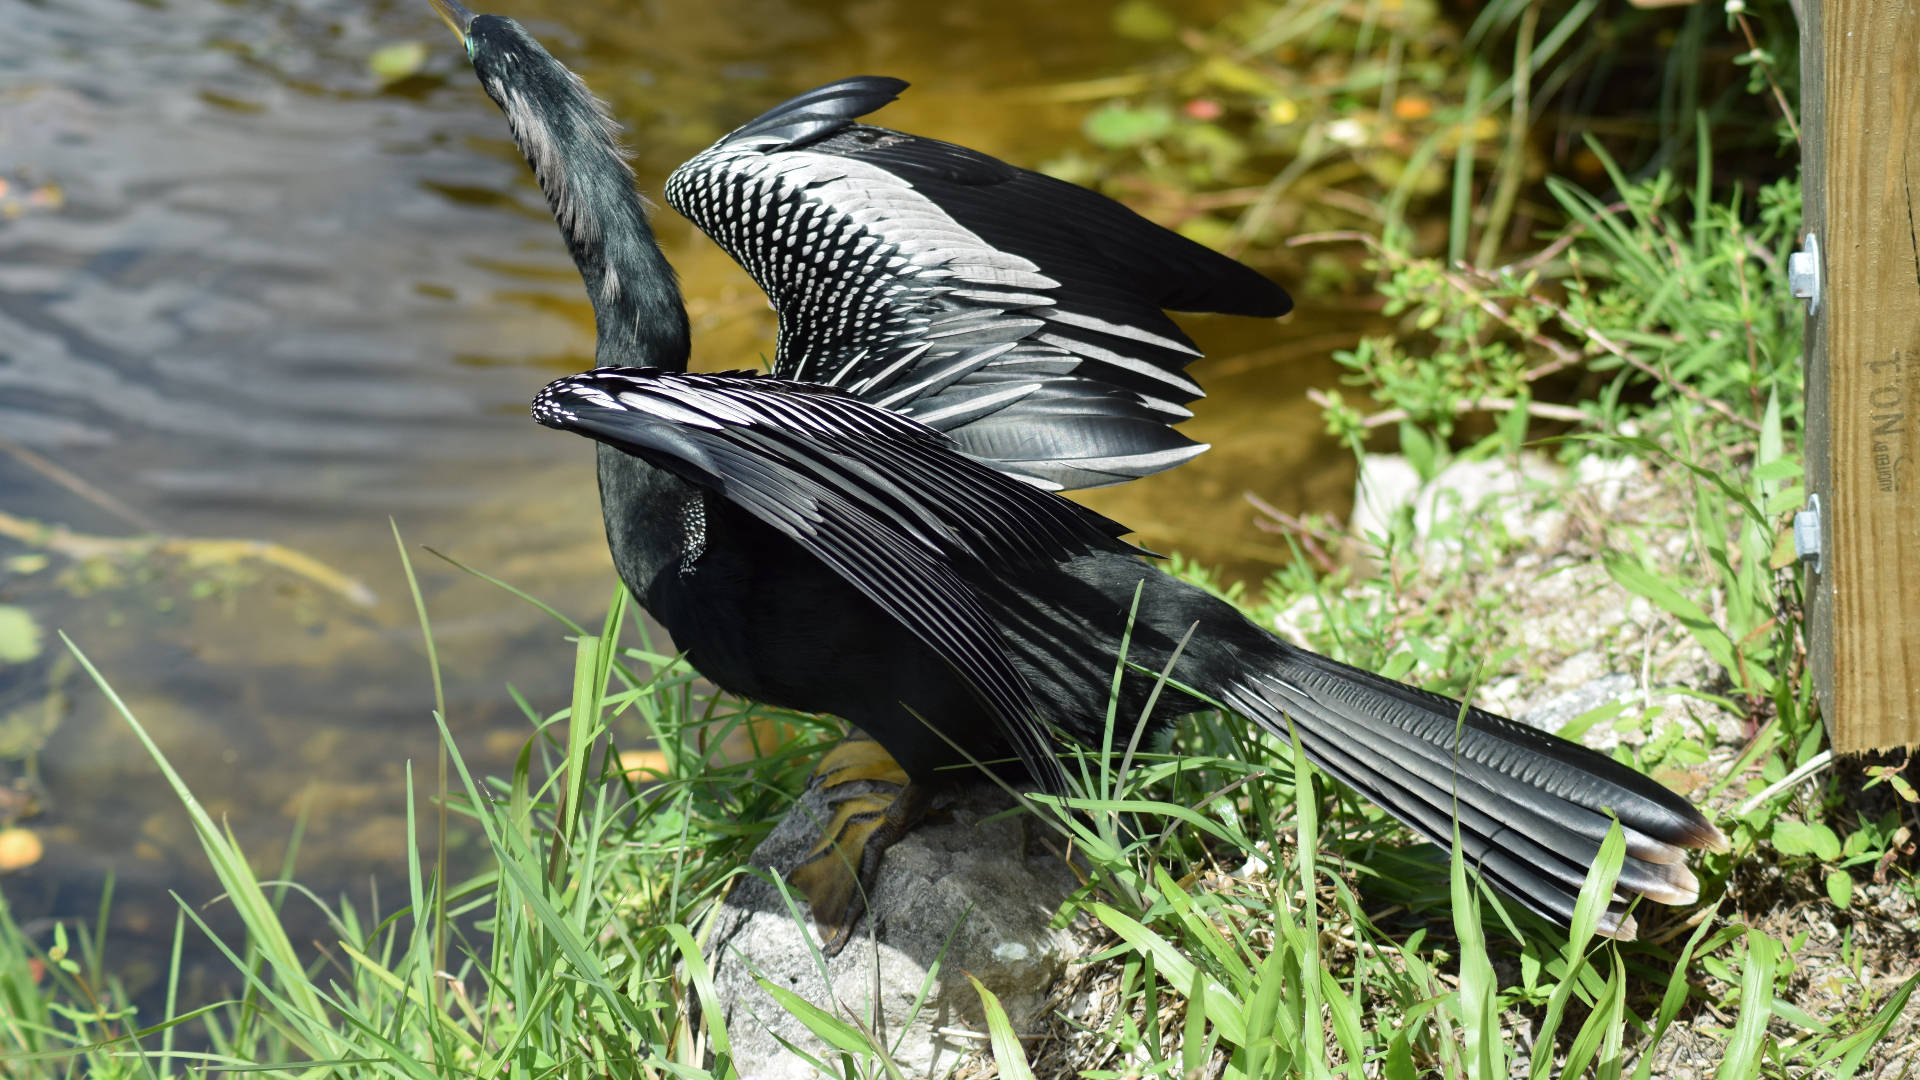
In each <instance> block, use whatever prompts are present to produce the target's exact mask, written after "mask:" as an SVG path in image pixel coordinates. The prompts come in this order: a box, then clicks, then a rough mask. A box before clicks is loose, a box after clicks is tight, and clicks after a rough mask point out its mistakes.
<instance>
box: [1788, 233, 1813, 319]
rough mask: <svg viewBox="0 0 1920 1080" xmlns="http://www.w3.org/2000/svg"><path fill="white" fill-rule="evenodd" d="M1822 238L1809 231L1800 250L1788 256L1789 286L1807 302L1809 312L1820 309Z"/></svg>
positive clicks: (1796, 295) (1810, 313)
mask: <svg viewBox="0 0 1920 1080" xmlns="http://www.w3.org/2000/svg"><path fill="white" fill-rule="evenodd" d="M1820 273H1821V266H1820V239H1819V238H1818V237H1816V236H1814V235H1813V234H1812V233H1808V234H1807V235H1806V238H1805V239H1804V240H1802V241H1801V248H1800V250H1799V251H1796V252H1794V253H1793V254H1791V255H1789V256H1787V288H1788V289H1789V290H1791V291H1792V292H1793V295H1794V296H1795V297H1796V298H1798V299H1801V300H1805V301H1806V302H1807V314H1808V315H1812V314H1814V313H1815V312H1817V311H1819V310H1820Z"/></svg>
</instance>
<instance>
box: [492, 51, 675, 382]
mask: <svg viewBox="0 0 1920 1080" xmlns="http://www.w3.org/2000/svg"><path fill="white" fill-rule="evenodd" d="M554 67H555V68H556V69H558V72H559V73H560V74H561V75H564V78H556V79H554V80H553V81H552V82H550V83H549V84H548V85H547V86H545V87H543V88H542V89H543V90H545V91H548V92H549V94H550V100H549V101H547V102H544V103H541V104H540V105H539V107H538V108H532V107H529V106H531V105H532V104H533V103H531V102H528V101H526V100H525V99H524V98H523V97H522V96H521V94H520V92H519V91H518V90H517V89H513V88H499V89H501V90H502V92H501V93H497V94H495V96H494V100H495V101H497V102H498V103H499V105H500V109H501V111H502V112H504V113H506V115H507V120H508V122H509V124H510V125H511V126H512V128H513V134H514V140H515V141H516V142H518V143H519V144H520V149H521V151H522V152H524V153H525V154H526V156H527V164H528V165H530V166H532V167H533V174H534V177H535V179H537V180H538V181H539V182H540V189H541V190H542V191H543V192H545V193H546V196H547V203H548V205H549V206H551V207H552V208H553V216H554V219H555V220H556V221H557V222H558V223H559V225H560V233H561V235H562V236H564V237H565V238H566V241H567V247H568V248H569V249H570V250H571V251H572V252H573V262H574V265H575V266H577V267H579V269H580V277H581V279H582V280H584V281H585V282H586V286H587V296H588V297H589V298H590V299H591V300H592V301H593V318H594V324H595V327H596V331H597V337H598V340H597V343H596V345H595V349H594V362H595V364H596V365H598V366H601V367H606V366H609V365H645V366H650V367H658V368H666V369H668V370H671V371H685V370H686V368H687V356H688V352H689V340H688V339H689V335H688V329H687V311H686V307H685V305H684V304H683V303H682V302H681V299H680V286H679V282H678V281H677V280H676V279H675V277H674V273H673V267H671V266H669V265H668V264H667V259H666V256H665V255H663V254H661V251H660V245H659V244H658V243H657V242H656V241H655V240H654V237H653V229H652V227H651V226H649V225H648V223H647V211H646V205H645V204H644V203H643V202H642V200H641V198H640V194H639V193H638V192H637V191H635V190H634V186H633V174H632V172H631V171H629V170H628V168H627V163H626V159H625V158H624V157H623V156H622V154H621V151H620V145H619V141H618V139H617V132H618V128H617V127H616V126H615V125H614V124H613V122H612V121H611V120H610V119H608V117H607V114H606V112H605V111H604V109H603V108H602V107H601V105H600V103H599V102H598V101H596V100H595V99H594V97H593V95H592V94H591V93H589V92H588V91H587V88H586V86H585V84H584V83H582V82H581V81H580V80H579V79H578V78H577V77H575V76H574V75H573V73H572V72H570V71H566V69H565V68H561V67H560V66H559V65H558V64H557V63H556V64H555V65H554ZM489 89H495V88H494V87H490V88H489Z"/></svg>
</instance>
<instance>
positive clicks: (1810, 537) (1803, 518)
mask: <svg viewBox="0 0 1920 1080" xmlns="http://www.w3.org/2000/svg"><path fill="white" fill-rule="evenodd" d="M1820 539H1821V537H1820V496H1818V495H1809V496H1807V508H1806V509H1805V510H1799V511H1796V512H1795V513H1794V515H1793V554H1794V555H1795V557H1797V558H1798V559H1799V560H1800V561H1801V562H1803V563H1807V564H1808V566H1809V568H1810V569H1811V570H1812V571H1813V572H1814V573H1816V574H1817V573H1819V572H1820Z"/></svg>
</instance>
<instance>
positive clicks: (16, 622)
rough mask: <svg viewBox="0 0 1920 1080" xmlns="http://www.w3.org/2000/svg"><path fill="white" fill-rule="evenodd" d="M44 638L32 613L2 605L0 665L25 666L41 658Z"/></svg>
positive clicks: (0, 614) (0, 610) (12, 606)
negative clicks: (37, 657) (30, 661)
mask: <svg viewBox="0 0 1920 1080" xmlns="http://www.w3.org/2000/svg"><path fill="white" fill-rule="evenodd" d="M42 636H43V635H42V634H41V631H40V624H39V622H37V621H35V619H34V617H33V613H32V612H30V611H28V610H27V609H26V608H23V607H18V606H16V605H13V604H0V664H24V663H26V662H27V661H29V660H31V659H33V658H34V657H36V656H39V655H40V639H41V637H42Z"/></svg>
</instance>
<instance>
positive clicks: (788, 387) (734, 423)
mask: <svg viewBox="0 0 1920 1080" xmlns="http://www.w3.org/2000/svg"><path fill="white" fill-rule="evenodd" d="M533 415H534V419H536V420H538V421H539V422H540V423H542V424H545V425H547V426H548V427H554V428H560V429H561V430H564V431H572V432H576V433H578V434H582V435H586V436H589V437H591V438H594V439H597V440H599V441H601V442H604V443H607V444H609V445H611V446H614V447H617V448H619V449H621V450H624V451H626V452H628V453H630V454H634V455H637V456H639V457H641V458H644V459H646V460H647V461H649V462H651V463H653V464H654V465H656V466H659V467H661V468H665V469H669V470H671V471H672V472H674V473H675V474H677V475H679V476H680V477H681V478H683V479H685V480H687V481H689V482H691V483H695V484H699V485H701V486H703V487H706V488H710V489H712V490H714V491H716V492H719V493H720V494H721V495H723V496H725V497H726V498H727V499H728V500H729V501H730V502H732V503H734V504H735V505H737V506H739V507H740V508H742V509H743V510H745V511H747V512H748V513H749V514H752V515H753V516H754V517H755V518H757V519H759V520H760V521H762V522H764V523H765V524H767V525H768V526H770V527H772V528H774V529H777V530H778V531H780V532H781V533H784V534H785V535H787V536H789V537H791V538H792V539H794V540H795V541H797V542H798V543H799V544H800V546H801V547H802V548H804V549H805V550H806V551H807V552H808V553H809V554H811V555H813V556H814V557H815V558H817V559H819V560H820V561H821V562H822V563H824V564H825V565H826V566H827V567H829V568H830V569H832V570H833V571H834V572H835V573H837V574H839V575H840V576H841V577H842V578H844V579H845V580H846V581H847V582H848V583H849V584H851V585H852V586H854V587H855V588H856V589H858V590H860V592H862V593H863V594H865V595H866V596H867V598H868V599H870V600H872V601H873V602H874V603H875V604H877V605H879V607H880V609H881V610H882V611H884V612H886V613H887V614H888V615H889V616H891V617H892V618H894V619H896V620H898V622H899V623H900V624H901V626H903V627H904V628H905V629H906V630H908V631H909V632H911V633H912V634H913V635H914V636H915V637H917V638H919V639H920V640H921V641H922V642H923V643H925V644H926V645H927V646H928V647H929V648H931V649H933V650H934V651H935V653H937V654H938V655H939V656H940V657H941V658H942V659H943V660H944V661H945V662H946V663H947V664H948V665H949V666H950V667H951V668H952V669H953V670H954V671H955V672H956V673H958V674H959V675H960V676H961V677H962V678H963V679H964V680H966V682H967V683H968V684H969V685H970V686H972V687H973V689H974V690H975V692H976V693H977V694H978V695H979V696H980V698H981V700H982V701H983V702H984V703H985V704H986V705H987V706H988V708H989V709H990V710H991V711H992V713H993V715H994V716H995V718H996V720H997V722H998V723H999V724H1000V726H1001V729H1002V731H1003V733H1004V734H1005V735H1006V738H1007V741H1008V743H1009V744H1010V745H1012V746H1013V747H1014V748H1015V749H1016V750H1017V751H1018V752H1019V754H1020V757H1021V759H1022V760H1023V761H1024V762H1025V763H1026V765H1027V767H1028V769H1029V770H1030V771H1031V773H1032V775H1033V777H1034V778H1035V779H1036V780H1038V781H1040V782H1041V783H1043V784H1046V785H1048V786H1049V787H1051V788H1053V789H1054V790H1061V789H1062V785H1063V782H1064V780H1063V777H1062V775H1061V773H1060V767H1059V764H1058V762H1057V761H1056V760H1055V758H1054V756H1053V754H1052V752H1051V751H1050V749H1049V748H1048V739H1047V729H1046V726H1045V724H1044V723H1043V722H1042V721H1041V720H1040V718H1039V716H1038V713H1037V711H1036V709H1035V706H1034V703H1033V700H1032V695H1031V692H1030V690H1029V689H1028V687H1027V684H1026V682H1025V680H1024V679H1023V678H1022V677H1021V676H1020V674H1019V672H1018V671H1016V670H1015V669H1014V667H1013V666H1012V664H1011V662H1010V661H1009V660H1008V658H1007V655H1006V650H1005V646H1004V645H1003V643H1002V641H1001V639H1000V633H999V630H998V629H997V628H996V627H995V626H994V624H993V622H992V620H991V619H990V618H989V617H988V616H987V614H986V612H985V611H984V610H983V609H982V608H981V607H980V605H979V602H978V601H977V600H976V599H975V597H974V595H973V591H972V589H971V588H969V587H968V585H967V584H966V581H965V580H964V579H963V577H962V575H961V573H960V572H959V571H960V569H961V568H962V567H972V566H976V565H977V566H989V567H990V566H994V565H997V564H1002V563H1005V562H1009V561H1027V560H1046V561H1057V560H1060V559H1063V558H1067V557H1070V556H1072V555H1075V554H1080V553H1083V552H1086V551H1090V550H1096V549H1100V548H1116V549H1122V550H1132V549H1131V548H1130V547H1129V546H1128V545H1126V544H1124V543H1122V542H1121V541H1120V540H1119V539H1118V537H1119V535H1120V534H1121V533H1122V532H1124V531H1125V530H1124V529H1123V528H1122V527H1121V526H1120V525H1118V524H1116V523H1114V522H1112V521H1110V520H1108V519H1107V518H1105V517H1102V516H1101V515H1099V514H1096V513H1094V512H1093V511H1091V510H1087V509H1086V508H1084V507H1081V506H1078V505H1076V504H1074V503H1071V502H1069V501H1067V500H1066V499H1063V498H1060V497H1059V496H1057V495H1053V494H1051V493H1048V492H1045V491H1041V490H1039V489H1037V488H1035V487H1033V486H1032V485H1030V484H1025V483H1022V482H1020V481H1019V480H1017V479H1015V478H1013V477H1010V476H1008V475H1006V474H1004V473H1001V472H998V471H996V470H994V469H992V468H989V467H988V466H985V465H982V464H981V463H979V462H977V461H974V460H973V459H971V458H969V457H968V456H966V455H965V454H961V453H958V452H956V451H955V450H954V448H953V446H952V443H951V440H949V439H948V438H947V437H946V436H944V435H942V434H940V433H939V432H937V431H934V430H933V429H931V428H928V427H926V426H925V425H923V424H920V423H918V422H916V421H914V420H911V419H908V418H906V417H903V416H899V415H896V414H894V413H891V412H888V411H887V410H885V409H882V408H878V407H876V406H873V405H869V404H867V403H865V402H862V401H859V400H857V399H855V398H853V397H850V396H848V395H847V394H845V393H843V392H841V391H838V390H834V389H830V388H824V387H819V386H814V385H810V384H807V383H800V382H794V381H791V380H787V379H779V378H774V377H770V376H760V375H754V374H751V373H746V372H733V373H727V374H719V375H707V374H687V373H677V372H665V371H660V370H657V369H653V368H598V369H595V370H593V371H588V372H584V373H582V374H579V375H572V376H568V377H567V378H564V379H560V380H558V381H556V382H554V383H551V384H549V385H548V386H547V387H546V388H545V389H543V390H541V391H540V393H539V395H538V396H537V397H535V398H534V402H533Z"/></svg>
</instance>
